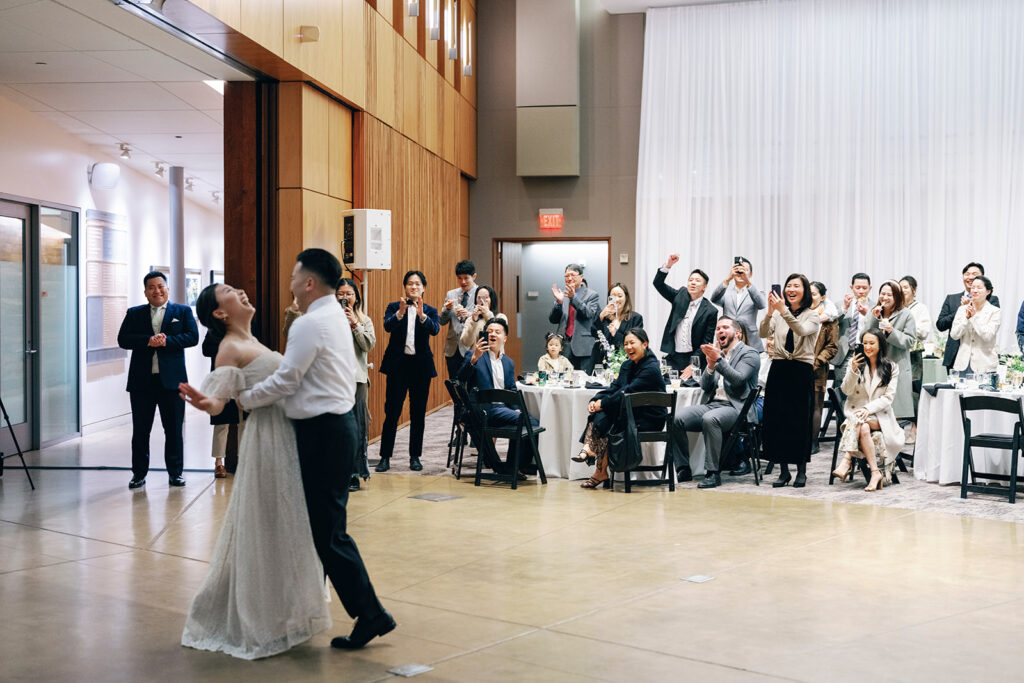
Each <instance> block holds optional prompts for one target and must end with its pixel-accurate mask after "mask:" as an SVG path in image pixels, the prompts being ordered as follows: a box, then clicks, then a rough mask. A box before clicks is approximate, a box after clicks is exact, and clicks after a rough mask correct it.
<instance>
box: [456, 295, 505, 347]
mask: <svg viewBox="0 0 1024 683" xmlns="http://www.w3.org/2000/svg"><path fill="white" fill-rule="evenodd" d="M495 317H498V318H501V319H502V320H504V321H505V322H506V323H507V322H508V318H507V317H506V316H505V314H504V313H498V294H497V293H496V292H495V291H494V290H493V289H492V288H491V287H488V286H487V285H479V286H478V287H477V288H476V298H475V299H474V300H473V308H472V309H471V310H470V314H469V317H468V318H466V321H465V323H463V325H462V335H461V336H460V338H459V344H460V345H461V346H464V347H466V348H467V349H472V348H473V347H474V346H476V343H477V341H478V340H479V339H480V333H481V332H483V331H484V329H485V328H486V327H487V323H489V322H490V321H491V319H492V318H495ZM463 360H465V354H463Z"/></svg>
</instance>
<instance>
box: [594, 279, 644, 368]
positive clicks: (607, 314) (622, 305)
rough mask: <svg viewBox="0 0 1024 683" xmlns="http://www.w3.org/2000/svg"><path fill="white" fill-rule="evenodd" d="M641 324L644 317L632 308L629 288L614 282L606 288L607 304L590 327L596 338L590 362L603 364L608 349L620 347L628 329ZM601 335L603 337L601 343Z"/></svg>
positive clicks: (641, 325) (642, 324)
mask: <svg viewBox="0 0 1024 683" xmlns="http://www.w3.org/2000/svg"><path fill="white" fill-rule="evenodd" d="M643 326H644V317H643V316H642V315H640V314H639V313H637V312H636V311H634V310H633V300H632V298H630V296H629V289H627V288H626V285H624V284H622V283H621V282H616V283H615V284H614V285H612V286H611V289H609V290H608V305H607V306H605V307H604V310H602V311H601V314H600V315H599V316H598V318H597V321H596V322H595V323H594V325H593V327H592V328H591V330H592V331H593V333H594V339H596V340H597V341H595V342H594V350H593V351H592V352H591V354H590V362H591V364H592V365H603V364H604V362H605V359H606V356H607V354H608V349H611V350H615V349H621V348H622V345H623V343H624V342H625V340H626V335H627V334H628V333H629V331H630V330H633V329H636V328H637V327H643ZM601 337H604V342H603V343H602V341H601ZM606 344H607V347H606V346H605V345H606Z"/></svg>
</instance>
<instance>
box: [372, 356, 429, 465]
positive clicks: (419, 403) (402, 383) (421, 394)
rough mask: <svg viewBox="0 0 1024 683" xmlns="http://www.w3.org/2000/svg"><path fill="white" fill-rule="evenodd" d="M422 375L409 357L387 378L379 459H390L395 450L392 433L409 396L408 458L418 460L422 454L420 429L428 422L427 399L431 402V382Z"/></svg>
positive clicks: (421, 369) (421, 368) (418, 367)
mask: <svg viewBox="0 0 1024 683" xmlns="http://www.w3.org/2000/svg"><path fill="white" fill-rule="evenodd" d="M431 379H433V378H432V377H427V376H426V375H424V374H423V367H422V364H421V363H420V362H419V361H418V360H417V359H415V357H414V356H409V360H407V361H405V362H404V363H402V367H401V369H400V370H399V371H398V372H392V373H390V374H389V375H388V381H387V389H386V390H385V392H384V427H383V428H382V431H381V435H380V457H382V458H390V457H391V455H392V454H393V453H394V450H395V433H396V432H397V431H398V420H399V418H401V417H402V407H403V406H404V405H405V395H406V394H408V395H409V457H410V458H418V457H420V454H421V453H422V452H423V429H424V426H425V424H426V420H427V399H428V398H430V380H431Z"/></svg>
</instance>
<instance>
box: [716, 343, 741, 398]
mask: <svg viewBox="0 0 1024 683" xmlns="http://www.w3.org/2000/svg"><path fill="white" fill-rule="evenodd" d="M735 350H736V346H735V344H734V345H733V347H732V348H731V349H729V352H728V353H726V354H724V355H723V356H722V357H721V358H720V359H719V360H718V362H719V363H721V362H722V361H723V360H724V361H726V362H729V357H730V356H732V352H733V351H735ZM712 400H713V401H725V402H726V403H728V402H729V394H727V393H725V375H723V374H722V373H720V372H716V373H715V395H714V397H713V398H712Z"/></svg>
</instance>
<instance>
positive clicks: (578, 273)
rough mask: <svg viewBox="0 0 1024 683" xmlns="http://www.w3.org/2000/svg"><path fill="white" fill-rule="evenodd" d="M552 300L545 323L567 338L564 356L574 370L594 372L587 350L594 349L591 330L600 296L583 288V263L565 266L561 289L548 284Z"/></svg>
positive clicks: (563, 337)
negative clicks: (563, 287) (563, 282)
mask: <svg viewBox="0 0 1024 683" xmlns="http://www.w3.org/2000/svg"><path fill="white" fill-rule="evenodd" d="M551 293H552V294H553V295H554V297H555V303H554V305H553V306H552V307H551V313H550V314H549V315H548V322H550V323H551V324H552V325H558V330H557V332H558V334H560V335H562V339H566V340H568V341H567V342H566V344H565V357H566V358H568V359H569V362H570V363H572V366H573V367H574V368H576V369H577V370H583V371H584V372H586V373H587V374H590V373H591V372H593V371H594V364H593V361H592V359H591V355H590V354H591V352H592V351H593V350H594V342H595V341H596V340H595V339H594V332H593V330H592V329H591V328H592V327H593V326H594V323H595V322H596V321H597V317H598V314H599V313H600V312H601V296H600V295H599V294H598V293H597V292H595V291H594V290H592V289H590V288H589V287H587V284H586V282H585V281H584V280H583V266H581V265H579V264H577V263H570V264H569V265H567V266H566V267H565V289H559V288H558V285H551Z"/></svg>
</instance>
